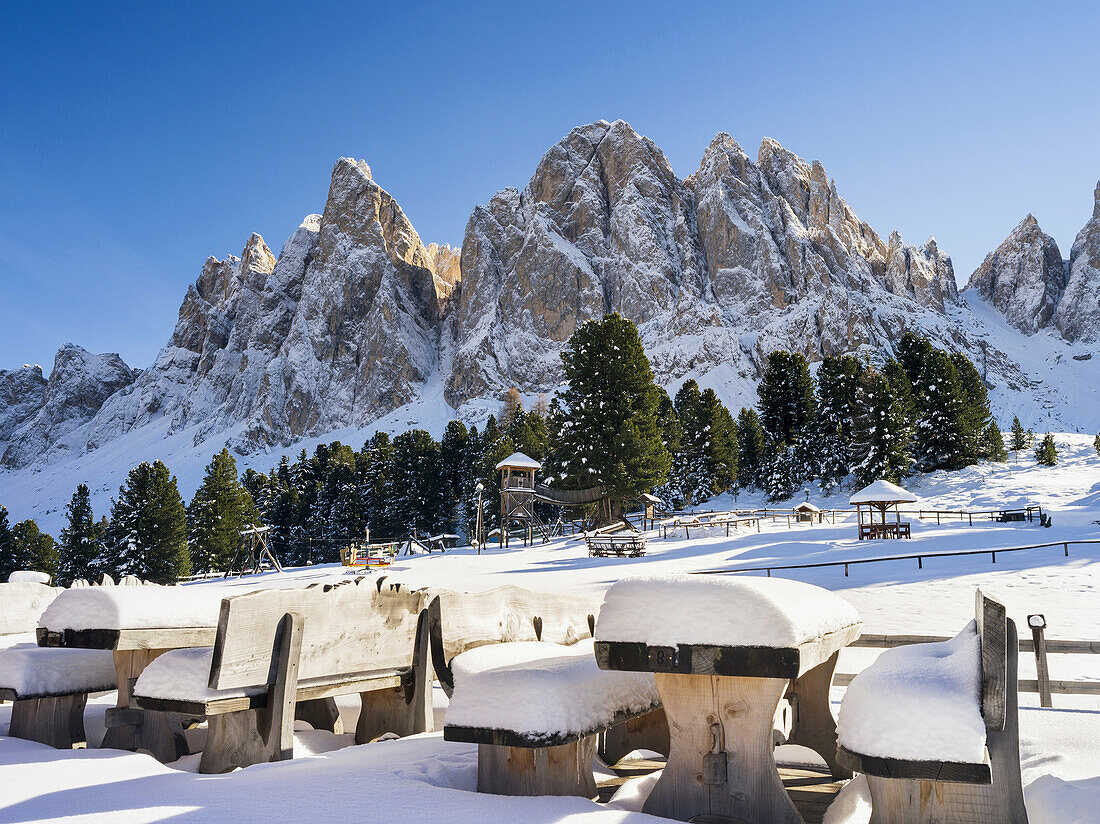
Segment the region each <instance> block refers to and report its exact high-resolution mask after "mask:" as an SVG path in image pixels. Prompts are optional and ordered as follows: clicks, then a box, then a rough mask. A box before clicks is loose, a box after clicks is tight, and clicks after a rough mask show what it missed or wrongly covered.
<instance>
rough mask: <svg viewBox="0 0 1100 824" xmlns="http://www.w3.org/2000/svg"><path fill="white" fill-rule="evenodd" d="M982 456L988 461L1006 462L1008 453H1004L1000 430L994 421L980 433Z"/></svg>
mask: <svg viewBox="0 0 1100 824" xmlns="http://www.w3.org/2000/svg"><path fill="white" fill-rule="evenodd" d="M981 453H982V456H983V457H984V458H985V459H986V460H989V461H1007V460H1008V452H1006V451H1005V438H1004V435H1003V434H1001V428H1000V427H999V426H997V422H996V421H990V422H989V425H988V426H987V427H986V428H985V432H983V433H982V444H981Z"/></svg>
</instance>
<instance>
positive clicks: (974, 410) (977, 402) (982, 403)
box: [950, 352, 1004, 464]
mask: <svg viewBox="0 0 1100 824" xmlns="http://www.w3.org/2000/svg"><path fill="white" fill-rule="evenodd" d="M950 357H951V363H953V364H954V366H955V371H956V372H957V373H958V376H959V387H960V389H961V395H962V404H963V411H962V418H963V428H964V432H965V437H966V444H967V458H966V462H967V463H968V464H972V463H976V462H977V461H979V460H983V459H990V460H996V458H994V457H993V455H992V454H990V453H989V449H992V448H994V447H995V446H996V444H995V442H994V441H993V440H992V439H991V438H989V437H987V435H988V432H989V427H990V426H993V427H996V423H995V422H994V420H993V413H992V412H991V411H990V409H989V393H988V392H987V391H986V388H985V381H983V380H982V376H981V375H980V374H979V372H978V370H977V369H976V368H975V367H974V364H973V363H971V362H970V358H968V357H967V356H966V355H964V354H962V353H961V352H953V353H952V354H951V356H950ZM999 434H1000V432H999V431H998V435H999ZM1000 451H1004V442H1003V441H1002V442H1001V446H1000Z"/></svg>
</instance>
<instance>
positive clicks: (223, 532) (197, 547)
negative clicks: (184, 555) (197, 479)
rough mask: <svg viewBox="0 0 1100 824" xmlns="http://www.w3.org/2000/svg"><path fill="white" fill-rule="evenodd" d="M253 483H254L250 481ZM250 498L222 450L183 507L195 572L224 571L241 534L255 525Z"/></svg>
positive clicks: (231, 463)
mask: <svg viewBox="0 0 1100 824" xmlns="http://www.w3.org/2000/svg"><path fill="white" fill-rule="evenodd" d="M253 480H254V481H255V480H258V479H256V478H253ZM258 522H259V514H258V513H257V512H256V508H255V506H254V505H253V502H252V496H251V495H249V494H248V490H246V489H245V488H244V486H243V485H242V484H241V482H240V481H239V480H238V479H237V462H236V460H234V458H233V456H232V455H230V454H229V450H228V449H222V451H221V452H219V453H218V454H217V455H215V456H214V458H213V459H212V460H211V461H210V463H209V464H207V466H206V475H205V476H204V477H203V480H202V485H201V486H200V487H199V488H198V490H197V491H196V492H195V496H194V497H193V498H192V499H191V503H190V505H189V506H188V507H187V537H188V541H189V545H190V550H191V567H192V569H193V570H194V571H195V572H215V571H218V570H225V569H228V567H229V564H230V562H231V561H232V560H233V555H234V554H235V553H236V552H237V550H238V549H239V548H240V545H241V531H242V530H243V529H245V528H247V527H252V526H257V525H258Z"/></svg>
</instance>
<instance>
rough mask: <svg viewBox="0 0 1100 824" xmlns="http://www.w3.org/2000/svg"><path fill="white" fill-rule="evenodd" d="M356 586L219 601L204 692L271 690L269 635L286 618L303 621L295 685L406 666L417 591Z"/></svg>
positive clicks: (419, 603)
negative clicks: (291, 616) (268, 687)
mask: <svg viewBox="0 0 1100 824" xmlns="http://www.w3.org/2000/svg"><path fill="white" fill-rule="evenodd" d="M360 580H361V581H362V582H361V583H360V582H359V581H350V580H349V581H344V582H341V583H339V584H336V585H332V584H314V585H313V586H310V587H307V588H306V589H294V590H261V591H259V592H251V593H248V594H245V595H236V596H233V597H231V598H226V599H225V600H224V601H222V607H221V616H220V618H219V619H218V635H217V638H216V640H215V642H214V659H213V663H212V665H211V668H210V686H211V687H212V688H214V689H229V688H234V687H246V686H254V685H257V684H267V683H273V681H274V679H275V677H276V675H277V673H276V667H275V664H276V662H275V656H274V650H275V644H276V634H277V632H278V627H279V622H280V621H281V620H282V618H283V616H284V615H286V614H287V613H293V614H297V615H300V616H301V617H302V652H301V657H300V659H299V662H298V680H299V681H300V682H301V681H309V680H310V679H317V678H322V679H323V678H328V677H335V676H340V675H344V674H353V673H365V672H372V671H376V670H384V669H396V668H402V667H409V666H411V665H412V659H413V646H414V643H413V642H414V639H415V637H416V628H417V620H418V618H419V616H420V612H421V610H422V609H423V606H424V596H423V592H422V591H416V592H410V591H408V590H406V589H403V588H398V589H390V588H386V589H384V590H383V591H382V592H379V591H378V590H377V588H376V587H375V585H374V583H373V582H371V581H366V580H362V579H360Z"/></svg>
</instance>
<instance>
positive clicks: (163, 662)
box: [134, 647, 265, 702]
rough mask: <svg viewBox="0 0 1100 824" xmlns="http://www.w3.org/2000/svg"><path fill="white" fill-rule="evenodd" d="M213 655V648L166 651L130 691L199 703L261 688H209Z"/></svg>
mask: <svg viewBox="0 0 1100 824" xmlns="http://www.w3.org/2000/svg"><path fill="white" fill-rule="evenodd" d="M213 658H214V648H213V647H189V648H187V649H173V650H169V651H168V652H166V653H164V654H163V655H160V656H158V657H156V658H154V659H153V660H152V661H150V662H149V665H148V666H147V667H146V668H145V669H144V670H142V672H141V675H140V676H138V680H137V684H136V685H135V686H134V694H135V695H142V696H145V697H146V698H164V699H169V700H176V701H195V702H202V701H209V700H213V699H215V698H241V697H243V696H246V695H256V694H258V693H262V692H263V691H264V689H265V687H263V686H257V687H243V688H239V689H224V690H214V689H210V662H211V661H212V660H213Z"/></svg>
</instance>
